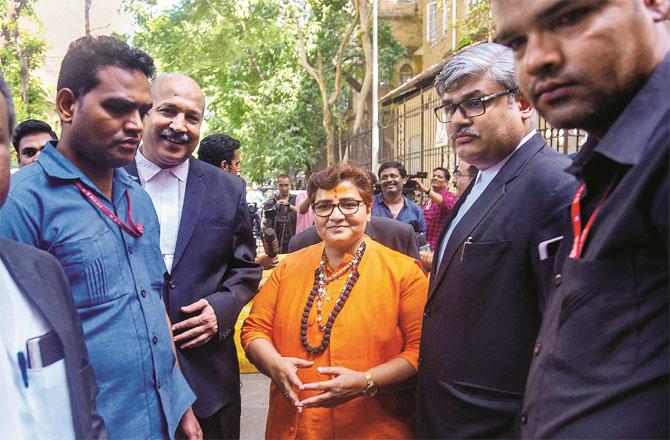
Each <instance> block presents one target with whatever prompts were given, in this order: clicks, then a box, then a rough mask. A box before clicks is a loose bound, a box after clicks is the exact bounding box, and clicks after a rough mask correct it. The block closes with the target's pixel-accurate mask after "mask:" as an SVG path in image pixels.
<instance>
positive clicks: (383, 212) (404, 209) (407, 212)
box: [372, 162, 426, 235]
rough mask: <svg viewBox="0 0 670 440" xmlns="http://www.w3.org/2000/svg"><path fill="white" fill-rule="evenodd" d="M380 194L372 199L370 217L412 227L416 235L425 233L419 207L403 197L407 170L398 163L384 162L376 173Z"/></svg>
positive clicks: (424, 223) (424, 224) (424, 221)
mask: <svg viewBox="0 0 670 440" xmlns="http://www.w3.org/2000/svg"><path fill="white" fill-rule="evenodd" d="M377 175H378V176H379V184H380V187H381V190H382V192H381V193H380V194H376V195H375V196H374V197H373V202H372V215H374V216H377V217H388V218H394V219H396V220H399V221H401V222H403V223H407V224H409V225H412V227H413V228H414V230H415V231H416V233H417V234H422V235H424V234H425V232H426V220H425V219H424V217H423V212H422V211H421V208H420V207H419V205H417V204H416V203H414V202H413V201H411V200H410V199H409V198H408V197H406V196H405V195H403V193H402V189H403V187H404V186H405V183H407V170H406V169H405V166H404V165H403V164H401V163H400V162H384V163H383V164H381V165H380V166H379V171H378V172H377Z"/></svg>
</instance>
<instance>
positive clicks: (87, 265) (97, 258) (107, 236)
mask: <svg viewBox="0 0 670 440" xmlns="http://www.w3.org/2000/svg"><path fill="white" fill-rule="evenodd" d="M117 240H118V238H117V237H115V236H114V234H112V232H111V231H109V230H106V231H104V232H102V233H100V234H97V235H94V236H93V237H88V238H83V239H80V240H73V241H67V242H64V243H59V244H57V245H56V246H54V248H53V249H52V253H53V254H54V255H55V256H56V258H58V260H59V261H60V263H61V264H62V266H63V269H64V270H65V273H66V274H67V277H68V280H69V281H70V286H71V288H72V295H73V297H74V302H75V304H76V306H77V307H78V308H79V307H90V306H94V305H98V304H102V303H105V302H108V301H111V300H113V299H116V298H118V297H120V296H122V294H123V291H124V289H123V286H124V284H123V282H122V277H121V266H120V259H119V253H118V246H117V244H118V243H117Z"/></svg>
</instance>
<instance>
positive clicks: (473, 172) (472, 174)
mask: <svg viewBox="0 0 670 440" xmlns="http://www.w3.org/2000/svg"><path fill="white" fill-rule="evenodd" d="M456 170H458V165H456V168H454V171H456ZM478 172H479V170H478V169H477V167H476V166H474V165H468V176H470V177H475V176H476V175H477V173H478Z"/></svg>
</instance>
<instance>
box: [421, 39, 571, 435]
mask: <svg viewBox="0 0 670 440" xmlns="http://www.w3.org/2000/svg"><path fill="white" fill-rule="evenodd" d="M435 87H436V89H437V92H438V95H439V96H440V97H441V99H442V104H441V105H440V106H439V107H437V108H436V109H435V110H436V115H437V118H438V119H439V120H440V121H441V122H443V123H447V124H448V126H447V130H448V132H449V133H450V136H451V138H452V139H453V141H454V148H455V150H456V153H457V154H458V156H459V157H460V158H461V159H463V160H465V161H467V163H469V164H471V165H474V166H475V167H477V169H479V172H478V173H477V176H476V177H475V179H474V180H473V181H472V183H470V185H469V186H468V188H467V190H466V191H465V193H464V194H463V195H462V196H461V197H460V199H459V200H458V202H457V203H456V206H455V207H454V209H453V210H452V212H451V215H450V217H449V219H448V220H447V226H446V228H445V231H444V232H443V233H442V235H441V237H440V239H439V240H438V242H437V246H436V250H435V255H434V264H433V270H432V272H431V278H430V288H429V291H428V302H427V304H426V307H425V313H424V323H423V333H422V337H421V352H420V361H419V365H420V367H419V374H418V383H417V437H418V438H503V437H504V438H509V437H514V436H516V432H515V429H514V426H515V423H514V422H515V418H516V416H517V414H518V413H519V411H520V409H521V401H522V398H523V391H524V386H525V383H526V374H527V372H528V367H529V364H530V360H531V357H532V352H533V344H534V342H535V337H536V335H537V331H538V329H539V327H540V322H541V317H542V314H541V312H542V308H543V305H544V302H545V300H544V296H543V291H544V290H543V287H545V285H546V284H547V282H548V278H547V277H545V276H544V272H543V269H542V267H543V264H544V263H549V262H548V261H543V260H544V258H543V257H544V255H543V254H542V253H541V252H540V251H539V246H540V244H541V243H542V242H543V241H545V240H547V239H550V238H553V237H555V236H556V235H558V233H559V232H560V231H561V229H562V228H561V226H562V225H561V221H560V219H561V218H562V214H563V210H564V209H565V208H566V206H567V205H568V204H569V202H570V197H571V196H572V194H573V192H574V188H575V187H576V184H575V181H574V178H572V177H571V176H569V175H567V174H566V173H564V172H563V169H564V168H565V167H566V166H567V165H568V164H569V163H570V160H569V159H568V158H567V157H566V156H564V155H562V154H559V153H557V152H556V151H554V150H552V149H551V148H549V147H548V146H547V145H546V143H545V141H544V139H543V138H542V137H541V136H540V135H539V134H538V133H537V131H536V130H535V129H534V128H533V123H532V117H533V108H532V106H531V105H530V103H529V102H528V100H527V99H526V98H525V97H524V96H523V95H521V94H520V93H519V88H518V85H517V82H516V78H515V77H514V60H513V57H512V51H511V50H509V49H508V48H506V47H504V46H501V45H498V44H494V43H483V44H479V45H475V46H472V47H470V48H467V49H464V50H463V51H461V52H459V53H457V54H456V55H455V56H454V57H453V58H452V59H451V60H449V61H448V62H447V64H446V65H445V66H444V68H443V70H442V72H441V73H440V74H439V75H438V76H437V78H436V79H435Z"/></svg>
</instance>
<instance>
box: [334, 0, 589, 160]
mask: <svg viewBox="0 0 670 440" xmlns="http://www.w3.org/2000/svg"><path fill="white" fill-rule="evenodd" d="M379 5H380V11H379V18H380V20H384V21H387V22H389V23H390V25H391V29H392V32H393V34H394V36H395V37H396V38H397V39H398V40H399V42H400V44H402V45H403V46H404V47H406V48H407V54H408V56H407V58H406V59H404V60H401V61H400V62H399V63H398V66H397V68H396V77H395V81H393V83H394V84H392V85H395V88H393V89H391V88H390V87H388V85H385V84H382V87H381V88H380V96H381V99H380V101H381V105H380V126H381V128H380V152H379V161H380V162H384V161H386V160H398V161H400V162H402V163H404V164H405V166H406V168H407V171H408V172H409V173H415V172H417V171H427V172H430V171H432V169H433V168H435V167H437V166H443V167H446V168H448V169H450V170H453V169H454V168H455V167H456V165H457V163H458V158H457V156H456V154H455V153H454V150H453V148H452V147H451V145H450V143H449V140H448V137H447V132H446V124H442V123H440V122H438V121H437V119H436V117H435V114H434V112H433V108H434V107H436V106H437V105H439V103H440V99H439V97H438V96H437V93H436V92H435V89H434V87H433V82H434V80H435V76H437V74H438V73H439V72H440V71H441V70H442V67H443V66H444V64H445V63H446V61H447V60H448V59H449V57H451V55H452V54H453V53H454V52H455V51H457V50H458V49H460V48H461V47H463V46H465V45H468V44H472V43H473V42H474V41H486V40H488V39H489V38H490V37H491V34H492V30H491V28H492V26H493V25H492V18H491V14H490V0H380V3H379ZM471 29H477V31H478V34H475V33H474V32H473V31H472V30H471ZM475 44H476V43H475ZM384 86H386V87H384ZM538 129H539V130H540V133H541V134H543V135H544V136H545V138H546V139H547V143H548V144H549V145H551V146H553V147H554V148H556V149H557V150H558V151H561V152H564V153H572V152H574V151H576V150H577V149H578V148H579V146H581V144H582V143H583V142H584V141H585V134H584V133H583V132H579V131H578V130H558V129H552V128H551V127H549V126H548V125H547V124H546V122H545V121H544V120H542V119H541V118H540V119H539V120H538ZM370 133H371V132H370V131H368V132H365V133H361V134H359V135H357V136H352V137H350V138H348V139H347V140H348V145H347V146H346V148H347V149H348V156H349V157H350V158H352V159H353V160H356V161H357V162H359V163H362V164H370V163H371V148H370Z"/></svg>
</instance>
